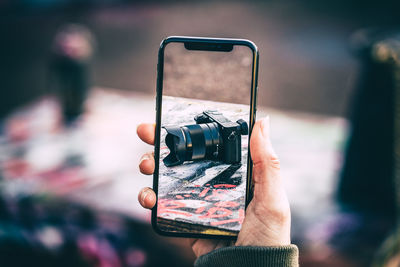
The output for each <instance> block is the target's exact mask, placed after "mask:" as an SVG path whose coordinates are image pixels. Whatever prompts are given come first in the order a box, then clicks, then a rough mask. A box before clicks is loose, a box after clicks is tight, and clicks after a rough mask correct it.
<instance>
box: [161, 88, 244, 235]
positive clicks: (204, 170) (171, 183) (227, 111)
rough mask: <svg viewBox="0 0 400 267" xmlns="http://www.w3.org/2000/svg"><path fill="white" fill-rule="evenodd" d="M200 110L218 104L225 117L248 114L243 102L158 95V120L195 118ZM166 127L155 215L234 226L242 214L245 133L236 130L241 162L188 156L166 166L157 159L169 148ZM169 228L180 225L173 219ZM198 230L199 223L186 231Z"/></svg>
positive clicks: (186, 121) (234, 118) (237, 227)
mask: <svg viewBox="0 0 400 267" xmlns="http://www.w3.org/2000/svg"><path fill="white" fill-rule="evenodd" d="M205 110H218V111H219V112H220V113H222V114H223V116H225V117H226V118H228V119H229V120H231V121H234V122H235V121H237V120H238V119H244V120H246V121H248V120H249V106H246V105H238V104H230V103H221V102H212V101H202V100H197V99H196V100H193V99H187V98H177V97H167V96H164V97H163V105H162V123H161V124H162V125H163V126H184V125H189V124H195V121H194V117H195V116H196V115H198V114H201V113H202V112H203V111H205ZM165 136H166V131H165V130H162V131H161V140H160V148H161V149H160V163H159V166H160V167H159V187H158V194H159V195H158V199H159V202H158V216H159V217H161V218H164V219H168V220H175V221H176V222H183V223H191V224H197V225H199V226H200V225H202V226H210V227H212V228H214V227H218V228H221V229H225V230H230V231H238V230H240V227H241V223H242V221H243V218H244V209H245V194H246V173H247V155H248V135H242V137H241V138H242V140H241V142H242V152H241V156H242V161H241V164H233V165H231V164H224V163H223V162H220V161H212V160H199V161H188V162H185V163H184V164H182V165H178V166H174V167H166V166H165V165H164V163H163V159H164V158H165V157H166V156H167V155H168V154H169V149H168V148H167V146H166V145H165ZM164 227H166V228H168V230H169V231H171V230H172V231H184V228H181V227H179V224H178V223H174V226H171V225H170V226H169V227H168V226H164ZM196 229H197V230H198V231H203V230H204V229H205V228H204V227H199V228H195V227H194V228H193V227H192V231H193V230H194V231H196Z"/></svg>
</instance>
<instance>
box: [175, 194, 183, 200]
mask: <svg viewBox="0 0 400 267" xmlns="http://www.w3.org/2000/svg"><path fill="white" fill-rule="evenodd" d="M175 197H176V198H179V199H183V196H181V195H176V196H175Z"/></svg>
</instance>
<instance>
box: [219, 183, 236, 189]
mask: <svg viewBox="0 0 400 267" xmlns="http://www.w3.org/2000/svg"><path fill="white" fill-rule="evenodd" d="M214 187H215V188H233V187H236V185H234V184H216V185H214Z"/></svg>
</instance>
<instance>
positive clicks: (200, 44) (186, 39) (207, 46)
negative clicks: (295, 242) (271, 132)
mask: <svg viewBox="0 0 400 267" xmlns="http://www.w3.org/2000/svg"><path fill="white" fill-rule="evenodd" d="M169 43H184V45H185V48H187V49H188V47H187V44H189V46H192V48H190V47H189V49H191V50H204V51H222V52H224V51H225V52H229V51H231V50H232V48H233V46H235V45H240V46H247V47H249V48H250V49H251V50H252V52H253V64H252V79H251V91H250V94H251V99H250V119H249V124H250V127H249V136H251V132H252V129H253V126H254V123H255V120H256V111H257V89H258V61H259V51H258V48H257V46H256V45H255V44H254V43H253V42H252V41H250V40H246V39H233V38H211V37H191V36H170V37H167V38H165V39H164V40H162V42H161V44H160V48H159V50H158V63H157V85H156V129H155V139H154V160H155V168H154V174H153V190H154V192H155V193H156V196H157V201H156V205H155V206H154V207H153V208H152V213H151V225H152V227H153V229H154V231H155V232H156V233H158V234H160V235H163V236H170V237H191V238H207V239H216V238H218V239H230V240H232V239H236V238H237V236H231V235H214V234H199V233H179V232H167V231H163V230H161V229H159V228H158V227H157V203H158V177H159V160H160V159H159V157H160V134H161V113H162V92H163V76H164V51H165V47H166V46H167V45H168V44H169ZM230 47H231V48H230ZM229 48H230V50H229ZM248 149H249V151H248V155H250V138H249V146H248ZM252 171H253V162H252V160H251V157H250V156H248V157H247V177H246V178H247V183H246V203H245V207H246V208H247V205H248V204H249V202H250V200H251V199H252V179H251V177H252ZM221 231H223V230H221Z"/></svg>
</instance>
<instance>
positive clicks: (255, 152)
mask: <svg viewBox="0 0 400 267" xmlns="http://www.w3.org/2000/svg"><path fill="white" fill-rule="evenodd" d="M250 154H251V158H252V160H253V185H254V196H253V197H254V199H255V200H256V201H258V200H262V201H263V202H264V201H265V198H268V202H270V201H271V200H274V198H275V201H278V200H279V198H280V197H279V195H280V194H281V188H282V185H281V177H280V162H279V159H278V157H277V155H276V153H275V151H274V149H273V147H272V144H271V140H270V124H269V117H268V116H267V117H266V118H264V119H263V120H261V121H257V122H256V123H255V125H254V128H253V131H252V135H251V138H250ZM271 198H273V199H271Z"/></svg>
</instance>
